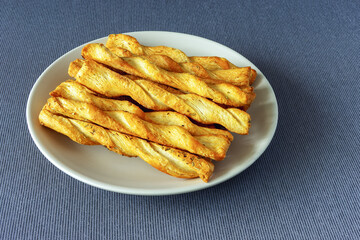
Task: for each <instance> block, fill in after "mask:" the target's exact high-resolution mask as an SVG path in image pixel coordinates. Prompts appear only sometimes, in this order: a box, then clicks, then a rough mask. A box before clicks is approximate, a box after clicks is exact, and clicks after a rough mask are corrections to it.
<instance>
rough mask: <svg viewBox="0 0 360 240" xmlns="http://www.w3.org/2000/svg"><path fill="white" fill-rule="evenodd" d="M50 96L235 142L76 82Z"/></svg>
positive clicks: (185, 120) (180, 117) (174, 114)
mask: <svg viewBox="0 0 360 240" xmlns="http://www.w3.org/2000/svg"><path fill="white" fill-rule="evenodd" d="M50 95H51V96H53V97H63V98H66V99H70V100H75V101H81V102H86V103H91V104H93V105H95V106H96V107H98V108H100V109H101V110H103V111H126V112H130V113H132V114H135V115H136V116H138V117H140V118H142V119H144V120H146V121H148V122H152V123H156V124H161V125H173V126H180V127H183V128H185V129H186V130H187V131H188V132H189V133H190V134H191V135H193V136H204V135H208V136H212V135H222V136H225V137H227V138H228V139H229V140H230V141H232V140H233V136H232V135H231V134H230V133H229V132H228V131H226V130H221V129H216V128H208V127H201V126H198V125H196V124H194V123H192V122H191V121H190V120H189V119H188V118H187V117H186V116H184V115H183V114H180V113H177V112H171V111H154V112H146V113H145V112H143V111H142V110H141V109H140V108H139V107H138V106H136V105H135V104H133V103H131V102H129V101H125V100H116V99H109V98H104V97H101V96H99V95H98V94H97V93H95V92H93V91H91V90H90V89H88V88H87V87H85V86H83V85H81V84H80V83H78V82H77V81H74V80H67V81H65V82H62V83H61V84H60V85H59V86H57V87H56V89H55V90H54V91H52V92H51V93H50Z"/></svg>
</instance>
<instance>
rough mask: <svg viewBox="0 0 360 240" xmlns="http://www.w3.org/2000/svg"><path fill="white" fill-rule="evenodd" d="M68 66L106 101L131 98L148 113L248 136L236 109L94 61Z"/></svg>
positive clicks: (241, 113) (242, 116)
mask: <svg viewBox="0 0 360 240" xmlns="http://www.w3.org/2000/svg"><path fill="white" fill-rule="evenodd" d="M80 62H81V61H76V62H75V63H74V64H73V63H71V64H70V66H69V68H70V69H69V72H71V73H75V72H76V71H77V70H78V72H77V73H76V75H75V78H76V80H77V81H78V82H79V83H81V84H83V85H85V86H86V87H87V88H89V89H91V90H93V91H94V92H97V93H100V94H102V95H104V96H106V97H119V96H124V95H125V96H130V97H131V98H133V99H134V100H135V101H137V102H138V103H140V104H141V105H143V106H144V107H146V108H148V109H153V110H170V109H173V110H175V111H176V112H178V113H181V114H184V115H186V116H188V117H190V118H192V119H194V120H196V121H198V122H201V123H204V124H214V123H217V124H220V125H222V126H224V127H225V128H226V129H228V130H229V131H232V132H235V133H238V134H248V132H249V128H250V115H249V114H248V113H246V112H245V111H242V110H240V109H237V108H227V109H225V108H223V107H220V106H219V105H217V104H215V103H214V102H212V101H210V100H208V99H206V98H203V97H201V96H198V95H195V94H179V93H172V92H170V91H167V90H166V89H164V88H163V87H161V86H159V85H158V84H154V82H152V81H148V80H131V79H129V78H127V77H125V76H123V75H120V74H118V73H116V72H114V71H111V70H110V69H108V68H106V67H104V66H102V65H101V64H99V63H96V62H94V61H91V60H86V61H83V62H82V66H81V68H80V69H79V63H80Z"/></svg>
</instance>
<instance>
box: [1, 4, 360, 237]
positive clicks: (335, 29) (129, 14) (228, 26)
mask: <svg viewBox="0 0 360 240" xmlns="http://www.w3.org/2000/svg"><path fill="white" fill-rule="evenodd" d="M39 2H40V1H2V4H1V8H0V9H1V10H0V13H1V14H0V15H1V30H0V34H1V41H0V44H1V46H0V53H1V63H0V69H1V83H0V84H1V88H0V89H1V95H0V107H1V115H0V116H1V118H0V141H1V144H0V238H1V239H317V238H319V239H330V238H331V239H359V236H360V227H359V226H360V210H359V209H360V205H359V199H360V189H359V185H360V174H359V169H360V161H359V160H360V139H359V136H360V129H359V125H360V112H359V111H360V110H359V108H360V107H359V104H360V101H359V94H360V91H359V89H360V84H359V76H360V71H359V69H360V61H359V57H360V48H359V43H360V37H359V36H360V35H359V33H360V28H359V23H360V18H359V17H360V15H359V13H360V4H359V2H358V1H299V2H297V3H296V2H294V3H291V2H289V1H246V2H245V1H244V2H239V1H206V2H204V3H201V4H200V3H197V2H196V1H143V2H142V1H127V2H121V1H112V2H110V1H101V2H100V1H99V2H93V1H43V3H39ZM142 30H164V31H173V32H183V33H189V34H193V35H198V36H201V37H205V38H208V39H211V40H214V41H217V42H219V43H222V44H224V45H226V46H228V47H230V48H232V49H234V50H235V51H237V52H239V53H240V54H242V55H243V56H245V57H246V58H248V59H249V60H250V61H252V62H253V63H254V64H255V65H256V66H257V67H258V68H259V69H260V70H261V71H262V72H263V73H264V75H265V76H266V77H267V79H268V80H269V82H270V84H271V85H272V87H273V88H274V91H275V94H276V96H277V100H278V104H279V123H278V128H277V131H276V133H275V137H274V139H273V141H272V142H271V144H270V146H269V147H268V149H267V150H266V151H265V153H264V154H263V155H262V156H261V157H260V158H259V159H258V160H257V161H256V162H255V163H254V164H253V165H252V166H251V167H250V168H248V169H247V170H246V171H244V172H243V173H241V174H239V175H238V176H236V177H234V178H232V179H231V180H229V181H226V182H224V183H222V184H220V185H217V186H215V187H212V188H208V189H205V190H201V191H197V192H193V193H187V194H181V195H173V196H162V197H144V196H133V195H125V194H119V193H113V192H108V191H104V190H100V189H97V188H94V187H91V186H89V185H87V184H84V183H82V182H79V181H77V180H75V179H73V178H71V177H69V176H68V175H66V174H64V173H63V172H61V171H60V170H58V169H57V168H56V167H54V166H53V165H52V164H51V163H50V162H49V161H48V160H47V159H46V158H45V157H44V156H43V155H42V154H41V153H40V151H39V150H38V149H37V147H36V146H35V144H34V142H33V140H32V139H31V136H30V134H29V131H28V129H27V125H26V119H25V109H26V101H27V98H28V95H29V92H30V90H31V88H32V86H33V84H34V83H35V81H36V79H37V78H38V77H39V75H40V74H41V73H42V72H43V71H44V69H45V68H46V67H47V66H49V65H50V64H51V63H52V62H53V61H54V60H56V59H57V58H58V57H60V56H61V55H63V54H64V53H66V52H67V51H69V50H71V49H73V48H74V47H76V46H78V45H81V44H83V43H85V42H88V41H90V40H93V39H97V38H100V37H104V36H107V35H108V34H110V33H121V32H132V31H142Z"/></svg>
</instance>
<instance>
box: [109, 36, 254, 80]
mask: <svg viewBox="0 0 360 240" xmlns="http://www.w3.org/2000/svg"><path fill="white" fill-rule="evenodd" d="M106 47H107V48H109V49H111V51H113V52H114V53H115V54H117V55H119V54H120V55H121V57H129V56H131V54H134V55H138V56H152V55H161V56H163V57H156V58H157V59H155V62H157V61H156V60H159V61H160V62H161V61H164V60H162V59H161V58H164V56H165V57H168V58H170V59H172V60H173V61H175V62H177V63H179V64H181V66H182V67H183V68H187V69H189V68H190V69H192V70H193V72H194V73H193V74H195V75H197V76H198V77H202V78H214V79H217V77H218V78H219V79H221V80H223V81H226V82H229V83H232V84H234V85H236V86H241V85H243V84H244V81H245V82H246V81H248V80H249V82H250V84H252V83H253V82H254V80H255V78H256V74H257V73H256V71H255V70H254V69H249V71H250V72H251V73H250V79H246V80H244V78H245V76H244V75H243V71H245V70H240V71H238V70H237V69H242V68H239V67H237V66H235V65H234V64H232V63H231V62H229V61H228V60H227V59H225V58H221V57H198V56H195V57H188V56H186V54H185V53H184V52H182V51H181V50H179V49H175V48H171V47H166V46H157V47H148V46H144V45H141V44H140V43H139V42H138V41H137V40H136V38H134V37H131V36H128V35H125V34H110V35H109V37H108V40H107V42H106ZM125 53H126V55H125ZM129 53H130V54H129ZM164 59H165V58H164ZM168 61H169V60H165V65H161V64H160V65H159V67H162V68H165V69H167V70H168V71H173V72H183V71H174V68H172V69H171V70H169V68H168V66H167V65H168V63H166V62H168ZM199 66H201V69H197V68H198V67H199ZM171 67H174V66H173V64H172V65H171ZM178 69H179V68H178ZM183 70H184V69H183ZM219 70H220V71H219ZM223 70H229V71H223ZM201 73H203V74H201ZM214 74H215V76H214ZM234 75H236V77H235V78H234Z"/></svg>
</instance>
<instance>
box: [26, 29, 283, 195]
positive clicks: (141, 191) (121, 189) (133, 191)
mask: <svg viewBox="0 0 360 240" xmlns="http://www.w3.org/2000/svg"><path fill="white" fill-rule="evenodd" d="M144 33H145V34H158V33H162V34H164V33H165V34H178V35H185V36H187V37H195V38H198V39H199V40H201V41H208V42H211V43H213V44H217V45H220V46H221V47H222V48H226V49H227V50H230V51H232V52H233V53H235V54H237V55H239V56H240V57H241V58H244V59H245V60H246V61H248V62H249V63H250V64H251V67H252V68H253V67H254V69H256V70H257V71H258V73H261V74H262V76H263V78H264V79H263V80H265V81H266V82H267V84H268V87H269V90H270V91H271V93H272V94H273V96H274V98H273V100H274V102H273V104H274V119H273V124H272V125H273V126H272V128H271V131H270V132H269V133H268V134H269V135H268V138H267V141H266V142H265V147H264V148H263V149H262V150H261V151H258V152H256V155H253V156H252V161H246V162H244V163H243V164H242V165H241V166H242V167H241V169H240V170H239V171H234V172H231V173H228V174H225V176H222V177H221V178H220V179H210V181H209V182H208V183H204V184H197V185H190V186H184V187H179V188H175V189H169V188H164V189H155V190H153V189H147V188H131V187H125V186H116V185H112V184H108V183H104V182H101V181H99V180H96V179H92V178H91V177H89V176H86V175H84V174H82V173H79V172H77V171H74V170H73V169H71V168H69V167H67V166H66V165H65V164H62V163H61V161H55V159H56V157H55V156H52V154H51V153H50V152H48V151H47V150H46V148H44V147H43V146H42V143H40V142H39V140H38V139H37V137H36V133H35V130H34V129H33V127H32V124H34V123H33V121H32V118H31V103H32V100H33V98H34V94H35V90H36V89H37V88H38V85H39V84H40V82H41V81H40V80H41V79H42V78H43V76H44V75H46V73H47V72H49V71H50V70H51V69H52V67H53V66H54V65H56V64H57V63H58V62H59V61H61V59H63V58H64V57H65V56H67V55H68V54H70V53H71V52H73V51H77V50H78V49H79V48H83V47H84V46H85V45H86V44H89V43H93V42H98V41H101V40H103V39H104V38H107V36H105V37H101V38H98V39H95V40H92V41H89V42H87V43H84V44H81V45H79V46H77V47H75V48H73V49H71V50H69V51H67V52H66V53H65V54H63V55H61V56H60V57H58V58H57V59H56V60H55V61H53V62H52V63H51V64H50V65H49V66H48V67H47V68H46V69H45V70H44V71H43V72H42V73H41V75H40V76H39V77H38V78H37V79H36V81H35V83H34V85H33V86H32V88H31V90H30V94H29V97H28V99H27V103H26V122H27V127H28V130H29V132H30V135H31V138H32V140H33V141H34V142H35V145H36V146H37V148H38V149H39V150H40V152H41V153H42V154H43V155H44V156H45V157H46V158H47V160H48V161H50V162H51V163H52V164H53V165H54V166H55V167H57V168H58V169H60V170H61V171H62V172H64V173H65V174H67V175H69V176H71V177H73V178H75V179H77V180H79V181H80V182H83V183H85V184H88V185H91V186H93V187H96V188H100V189H103V190H107V191H111V192H117V193H123V194H129V195H140V196H164V195H175V194H183V193H190V192H194V191H199V190H203V189H206V188H210V187H212V186H215V185H218V184H220V183H223V182H226V181H228V180H229V179H231V178H233V177H235V176H237V175H238V174H240V173H241V172H243V171H244V170H246V169H247V168H248V167H250V166H251V165H252V164H253V163H254V162H255V161H256V160H257V159H259V157H260V156H261V155H262V154H263V153H264V152H265V151H266V149H267V148H268V146H269V145H270V143H271V141H272V139H273V137H274V135H275V132H276V129H277V125H278V117H279V112H278V103H277V98H276V95H275V92H274V90H273V88H272V86H271V84H270V82H269V81H268V80H267V78H266V77H265V75H264V74H263V73H262V72H261V71H260V70H259V69H258V68H257V67H256V66H255V65H254V64H253V63H252V62H251V61H249V60H248V59H247V58H246V57H244V56H243V55H241V54H240V53H238V52H236V51H235V50H233V49H231V48H229V47H227V46H225V45H223V44H221V43H218V42H215V41H213V40H210V39H207V38H204V37H200V36H196V35H192V34H187V33H181V32H170V31H135V32H127V33H123V34H128V35H132V34H144Z"/></svg>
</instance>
